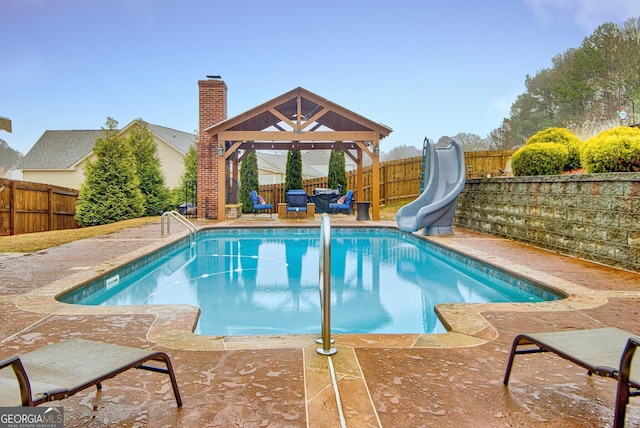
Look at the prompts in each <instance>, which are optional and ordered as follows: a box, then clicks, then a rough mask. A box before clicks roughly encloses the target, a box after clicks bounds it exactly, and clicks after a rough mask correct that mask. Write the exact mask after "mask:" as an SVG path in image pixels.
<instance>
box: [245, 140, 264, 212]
mask: <svg viewBox="0 0 640 428" xmlns="http://www.w3.org/2000/svg"><path fill="white" fill-rule="evenodd" d="M252 190H255V191H256V192H258V193H259V191H260V182H259V179H258V156H257V154H256V151H255V150H251V151H250V152H249V153H247V155H246V156H245V157H244V159H243V160H242V163H241V164H240V203H242V212H243V213H250V212H253V203H252V202H251V191H252Z"/></svg>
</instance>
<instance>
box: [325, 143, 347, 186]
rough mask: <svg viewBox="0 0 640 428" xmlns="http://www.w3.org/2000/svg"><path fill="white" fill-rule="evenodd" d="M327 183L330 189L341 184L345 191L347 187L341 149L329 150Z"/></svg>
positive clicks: (345, 169) (345, 168) (344, 162)
mask: <svg viewBox="0 0 640 428" xmlns="http://www.w3.org/2000/svg"><path fill="white" fill-rule="evenodd" d="M328 175H329V176H328V177H327V185H328V186H329V188H330V189H337V188H338V186H341V187H342V189H344V191H345V192H346V189H347V163H346V160H345V157H344V152H343V151H342V150H331V154H330V155H329V173H328Z"/></svg>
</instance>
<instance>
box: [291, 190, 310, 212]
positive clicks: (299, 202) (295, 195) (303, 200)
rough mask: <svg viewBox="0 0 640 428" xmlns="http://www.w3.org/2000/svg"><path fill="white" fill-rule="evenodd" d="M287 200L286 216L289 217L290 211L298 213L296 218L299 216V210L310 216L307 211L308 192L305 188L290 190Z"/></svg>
mask: <svg viewBox="0 0 640 428" xmlns="http://www.w3.org/2000/svg"><path fill="white" fill-rule="evenodd" d="M286 200H287V211H286V217H289V213H290V212H293V213H296V218H298V213H299V212H304V213H305V215H306V216H307V217H308V216H309V213H308V212H307V194H306V193H305V191H304V190H303V189H294V190H289V191H288V192H287V195H286Z"/></svg>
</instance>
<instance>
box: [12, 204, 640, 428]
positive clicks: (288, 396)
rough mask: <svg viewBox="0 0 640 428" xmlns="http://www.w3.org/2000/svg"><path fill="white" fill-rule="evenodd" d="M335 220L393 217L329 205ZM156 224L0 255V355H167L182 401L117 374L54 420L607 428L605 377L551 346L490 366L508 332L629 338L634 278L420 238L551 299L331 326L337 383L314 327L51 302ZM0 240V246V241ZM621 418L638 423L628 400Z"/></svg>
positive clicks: (636, 294) (250, 222)
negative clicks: (234, 324) (197, 327)
mask: <svg viewBox="0 0 640 428" xmlns="http://www.w3.org/2000/svg"><path fill="white" fill-rule="evenodd" d="M332 221H333V223H334V224H335V225H354V226H365V227H367V226H373V225H381V226H390V227H394V226H395V222H388V221H387V222H385V221H381V222H356V221H355V220H354V217H347V216H344V215H336V216H333V217H332ZM318 223H319V216H316V218H315V219H314V220H309V221H307V220H303V219H300V220H299V221H298V220H277V219H275V218H273V219H272V218H269V217H268V216H266V217H265V216H262V215H261V216H257V217H255V218H254V217H252V216H247V217H242V218H241V219H238V220H234V221H227V222H220V223H202V224H199V226H207V227H208V226H212V227H271V226H274V227H275V226H305V225H314V224H318ZM184 234H185V232H184V231H183V230H182V229H181V227H180V226H178V227H176V228H175V230H174V231H172V233H171V234H170V235H168V236H165V237H161V236H160V225H159V222H158V223H155V224H151V225H148V226H144V227H140V228H135V229H128V230H124V231H121V232H117V233H114V234H110V235H104V236H99V237H95V238H90V239H85V240H81V241H76V242H73V243H69V244H66V245H62V246H59V247H55V248H51V249H48V250H43V251H39V252H37V253H33V254H5V255H0V278H1V279H0V310H1V311H2V320H3V322H2V324H1V325H0V343H2V347H1V349H0V358H5V357H8V356H10V355H13V354H18V353H21V352H25V351H28V350H31V349H34V348H39V347H41V346H43V345H45V344H47V343H52V342H57V341H59V340H62V339H65V338H69V337H83V338H87V339H94V340H102V341H105V342H111V343H119V344H125V345H130V346H138V347H143V348H154V349H158V350H163V351H166V352H167V353H168V354H169V355H170V356H171V358H172V360H173V363H174V366H175V369H176V376H177V378H178V383H179V385H180V389H181V392H182V395H183V401H184V407H183V408H182V409H176V408H175V402H173V396H172V393H171V389H170V385H169V383H168V380H167V379H164V377H163V376H160V375H157V374H153V373H146V372H130V373H126V374H123V375H120V376H119V377H117V378H114V379H112V380H109V381H107V382H105V384H104V388H103V391H102V392H101V393H99V394H96V391H95V390H94V389H88V390H85V391H83V392H82V393H80V394H78V395H76V396H74V397H71V398H69V399H67V400H63V401H61V402H59V403H54V405H62V406H64V410H65V419H66V423H65V426H87V425H89V426H150V427H151V426H153V427H156V426H183V425H188V424H190V425H192V426H198V427H199V426H224V427H227V426H243V427H244V426H247V427H253V426H255V427H259V426H291V427H294V426H295V427H304V426H309V427H325V426H326V427H334V426H340V413H339V410H338V406H337V404H336V390H337V391H338V393H339V397H340V403H341V408H342V414H343V417H344V421H345V422H346V426H349V427H369V426H371V427H379V426H382V427H404V426H406V427H416V426H434V427H436V426H437V427H443V426H456V427H466V426H473V427H478V426H542V425H544V426H562V427H566V426H577V427H599V426H609V425H610V424H611V421H612V412H613V402H614V398H615V382H614V381H612V380H609V379H602V378H599V377H588V376H587V374H586V373H585V372H584V370H582V369H580V368H579V367H577V366H575V365H573V364H571V363H569V362H567V361H565V360H561V359H559V358H557V357H554V356H552V355H534V356H529V357H525V356H523V357H519V359H517V360H516V364H515V366H514V370H513V374H512V377H511V382H510V384H509V388H505V387H504V386H503V385H502V377H503V374H504V368H505V365H506V360H507V356H508V351H509V348H510V345H511V341H512V340H513V338H514V336H515V335H516V334H518V333H521V332H539V331H553V330H561V329H570V328H594V327H602V326H615V327H619V328H622V329H625V330H628V331H631V332H633V333H636V334H640V324H639V323H638V320H637V319H636V318H635V315H636V314H637V312H638V308H639V303H640V300H639V299H640V274H638V273H632V272H627V271H623V270H619V269H615V268H610V267H607V266H602V265H598V264H595V263H590V262H586V261H583V260H579V259H575V258H570V257H565V256H561V255H558V254H555V253H551V252H548V251H544V250H540V249H536V248H533V247H528V246H525V245H521V244H518V243H514V242H511V241H507V240H503V239H499V238H495V237H490V236H486V235H481V234H476V233H472V232H469V231H465V230H460V229H456V230H455V235H454V236H452V237H436V238H431V239H432V240H433V241H434V242H437V243H439V244H441V245H443V246H446V247H449V248H452V249H454V250H457V251H460V252H463V253H465V254H468V255H470V256H472V257H475V258H478V259H480V260H483V261H486V262H489V263H492V264H495V265H497V266H500V267H502V268H504V269H506V270H510V271H513V272H516V273H518V274H520V275H524V276H527V277H529V278H532V279H534V280H536V281H540V282H543V283H545V284H548V285H549V286H551V287H554V288H558V289H561V290H564V291H565V292H566V293H567V294H569V297H568V298H567V299H563V300H560V301H556V302H545V303H536V304H530V303H524V304H499V305H496V304H485V305H440V306H439V307H438V311H439V313H440V315H441V317H443V320H444V321H445V323H446V324H448V325H449V327H450V328H451V332H449V333H447V334H442V335H353V336H352V335H334V338H335V340H336V345H335V346H336V348H337V349H338V353H337V354H335V355H334V356H333V357H332V359H331V363H332V365H333V366H334V367H335V372H336V378H337V388H334V386H333V384H332V380H331V376H330V372H329V370H328V366H329V362H328V359H327V357H323V356H320V355H319V354H317V353H316V348H317V347H318V345H317V344H315V342H314V339H315V337H311V336H308V335H299V336H273V337H264V336H253V337H226V338H219V337H203V336H196V335H193V334H192V333H191V330H192V328H193V326H194V323H195V320H196V317H197V310H196V309H194V308H191V307H184V306H183V307H129V308H127V307H110V308H104V307H83V306H74V305H66V304H62V303H59V302H57V301H55V300H54V299H53V297H54V296H55V295H57V294H59V293H60V292H61V290H66V289H69V288H70V287H73V286H75V285H76V284H79V283H81V282H84V281H86V280H88V279H89V278H91V277H93V276H95V275H97V274H100V273H104V272H105V271H108V270H110V269H113V268H114V267H115V266H117V265H120V264H122V263H125V262H127V261H130V260H132V259H135V258H137V257H139V256H140V255H142V254H144V253H146V252H148V251H149V250H151V249H153V248H157V247H160V246H163V245H166V244H167V243H168V242H172V241H174V240H175V239H178V238H179V237H182V236H184ZM1 243H2V241H1V238H0V248H1ZM627 421H628V425H629V426H632V425H638V424H640V399H633V398H632V399H631V405H630V406H629V410H628V413H627Z"/></svg>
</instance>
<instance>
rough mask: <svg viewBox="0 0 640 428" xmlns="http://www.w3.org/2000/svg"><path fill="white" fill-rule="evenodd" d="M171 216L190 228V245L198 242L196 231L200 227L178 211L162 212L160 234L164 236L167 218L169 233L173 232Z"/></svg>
mask: <svg viewBox="0 0 640 428" xmlns="http://www.w3.org/2000/svg"><path fill="white" fill-rule="evenodd" d="M171 217H173V218H175V219H176V220H178V221H179V222H180V223H182V224H183V225H184V226H186V227H187V229H189V245H194V244H195V243H196V232H197V231H198V228H197V227H196V225H195V224H193V223H191V222H190V221H189V220H187V219H186V218H185V217H184V216H183V215H182V214H180V213H179V212H178V211H165V212H164V213H162V216H160V235H161V236H164V223H165V219H166V221H167V233H171V221H170V219H171Z"/></svg>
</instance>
